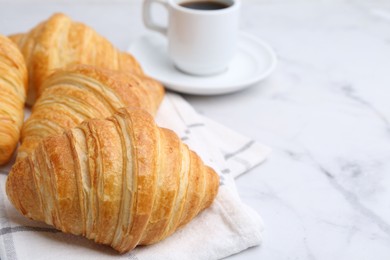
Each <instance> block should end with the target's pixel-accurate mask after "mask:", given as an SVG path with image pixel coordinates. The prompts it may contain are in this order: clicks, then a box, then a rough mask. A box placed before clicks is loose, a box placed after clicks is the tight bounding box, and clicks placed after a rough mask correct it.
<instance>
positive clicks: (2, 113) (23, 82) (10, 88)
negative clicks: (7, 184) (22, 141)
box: [0, 35, 27, 165]
mask: <svg viewBox="0 0 390 260" xmlns="http://www.w3.org/2000/svg"><path fill="white" fill-rule="evenodd" d="M26 91H27V69H26V64H25V62H24V58H23V56H22V54H21V53H20V51H19V50H18V48H17V46H16V45H15V44H14V43H13V42H12V41H11V40H10V39H8V38H7V37H5V36H2V35H0V165H2V164H5V163H7V162H8V161H9V159H10V157H11V156H12V153H13V151H14V150H15V148H16V145H17V144H18V142H19V136H20V129H21V127H22V124H23V115H24V112H23V108H24V102H25V100H26Z"/></svg>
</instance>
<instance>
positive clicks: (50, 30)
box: [10, 13, 142, 105]
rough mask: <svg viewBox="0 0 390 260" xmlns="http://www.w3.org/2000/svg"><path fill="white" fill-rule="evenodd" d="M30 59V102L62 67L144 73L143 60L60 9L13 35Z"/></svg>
mask: <svg viewBox="0 0 390 260" xmlns="http://www.w3.org/2000/svg"><path fill="white" fill-rule="evenodd" d="M10 38H11V39H12V40H13V41H14V42H15V43H17V45H18V46H19V48H20V50H21V52H22V53H23V56H24V57H25V59H26V63H27V64H28V70H29V78H30V80H29V84H30V87H29V93H28V104H30V105H32V104H33V103H34V102H35V99H36V97H39V96H40V95H41V93H42V91H43V85H42V84H43V82H44V80H45V79H46V78H47V77H48V76H49V75H50V74H51V73H52V72H53V71H54V70H55V69H58V68H66V67H67V66H69V65H73V64H90V65H95V66H98V67H102V68H106V69H111V70H123V71H127V72H133V73H139V74H142V69H141V67H140V65H139V63H138V62H137V61H136V60H135V59H134V57H133V56H131V55H130V54H128V53H124V52H121V51H119V50H118V49H116V48H115V47H114V46H113V45H112V44H111V43H110V42H109V41H108V40H107V39H106V38H104V37H103V36H101V35H99V34H98V33H97V32H96V31H95V30H93V29H92V28H90V27H88V26H87V25H85V24H82V23H78V22H74V21H72V20H71V19H70V18H69V17H68V16H66V15H64V14H61V13H57V14H54V15H52V16H51V17H50V18H49V19H48V20H46V21H43V22H41V23H40V24H38V25H37V26H36V27H35V28H33V29H32V30H31V31H29V32H27V33H20V34H15V35H11V36H10Z"/></svg>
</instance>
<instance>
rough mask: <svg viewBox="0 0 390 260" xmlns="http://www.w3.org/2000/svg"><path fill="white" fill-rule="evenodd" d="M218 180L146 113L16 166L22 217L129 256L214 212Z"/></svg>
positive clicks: (83, 132) (71, 136)
mask: <svg viewBox="0 0 390 260" xmlns="http://www.w3.org/2000/svg"><path fill="white" fill-rule="evenodd" d="M218 186H219V178H218V175H217V174H216V173H215V172H214V170H212V169H211V168H210V167H208V166H205V165H204V164H203V162H202V161H201V159H200V158H199V157H198V155H196V153H194V152H192V151H190V150H189V149H188V147H187V146H186V145H185V144H183V143H182V142H181V140H180V139H179V138H178V137H177V135H176V134H174V133H173V132H172V131H170V130H168V129H165V128H159V127H157V126H156V124H155V123H154V121H153V118H152V116H150V114H148V113H147V112H145V111H142V110H130V109H120V110H119V111H118V112H117V113H116V114H115V115H114V116H112V117H110V118H107V119H105V120H104V119H91V120H88V121H85V122H83V123H82V124H81V125H79V126H78V127H76V128H72V129H70V130H67V131H65V132H64V133H63V134H62V135H56V136H51V137H48V138H46V139H44V140H43V141H42V142H40V144H39V146H38V147H37V148H36V149H35V150H34V151H33V152H32V153H31V154H30V155H29V156H28V157H25V158H23V159H21V160H19V161H17V163H16V164H15V165H14V166H13V168H12V170H11V172H10V174H9V176H8V179H7V183H6V191H7V195H8V197H9V199H10V201H11V202H12V203H13V205H14V206H15V207H16V209H17V210H18V211H19V212H21V213H22V214H23V215H25V216H26V217H28V218H31V219H34V220H38V221H44V222H46V223H47V224H50V225H54V226H55V227H56V228H57V229H60V230H61V231H63V232H66V233H72V234H75V235H83V236H85V237H87V238H88V239H92V240H94V241H95V242H97V243H101V244H106V245H110V246H111V247H113V248H114V249H116V250H117V251H119V252H121V253H123V252H127V251H130V250H132V249H133V248H134V247H136V246H137V245H149V244H153V243H156V242H158V241H160V240H162V239H164V238H165V237H167V236H169V235H171V234H172V233H173V232H174V231H175V230H177V229H178V228H179V227H181V226H183V225H185V224H186V223H188V222H189V221H190V220H191V219H193V218H194V217H195V216H196V215H197V214H198V213H199V212H200V211H202V210H203V209H205V208H207V207H208V206H209V205H210V204H211V203H212V201H213V199H214V198H215V196H216V194H217V192H218Z"/></svg>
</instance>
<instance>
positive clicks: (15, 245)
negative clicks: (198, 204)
mask: <svg viewBox="0 0 390 260" xmlns="http://www.w3.org/2000/svg"><path fill="white" fill-rule="evenodd" d="M156 121H157V123H158V124H159V125H160V126H163V127H167V128H170V129H172V130H174V131H175V132H176V133H177V134H178V135H179V136H180V137H181V139H182V140H183V141H184V142H186V143H187V144H188V145H189V147H190V148H191V149H192V150H194V151H196V152H197V153H198V154H199V155H200V156H201V157H202V159H203V160H204V161H205V163H206V164H209V165H211V166H212V167H214V169H216V171H218V173H219V174H220V177H221V186H220V189H219V193H218V196H217V198H216V200H215V201H214V203H213V204H212V206H211V207H210V208H208V209H206V210H205V211H203V212H202V213H201V214H200V215H198V216H197V217H196V218H195V219H194V220H192V221H191V222H190V223H189V224H188V225H186V226H185V227H183V228H181V229H180V230H178V231H177V232H176V233H174V234H173V235H172V236H170V237H168V238H167V239H165V240H163V241H161V242H159V243H157V244H155V245H151V246H145V247H137V248H136V249H134V250H133V251H131V252H130V253H127V254H124V255H119V254H117V253H116V252H115V251H114V250H113V249H111V248H110V247H108V246H102V245H97V244H95V243H94V242H92V241H90V240H88V239H85V238H82V237H78V236H74V235H70V234H64V233H62V232H59V231H57V230H55V229H53V228H52V227H50V226H47V225H45V224H43V223H38V222H35V221H31V220H29V219H26V218H24V217H23V216H22V215H20V214H19V213H18V212H17V211H16V210H15V209H14V208H13V206H12V205H11V204H10V202H9V201H8V198H7V196H6V194H5V180H6V174H7V173H8V171H9V168H10V165H8V166H5V167H3V168H0V173H1V174H0V259H2V260H14V259H134V260H137V259H138V260H149V259H180V260H183V259H220V258H223V257H226V256H229V255H232V254H235V253H238V252H240V251H242V250H245V249H246V248H248V247H252V246H255V245H259V244H260V243H261V239H262V229H263V225H262V221H261V219H260V217H259V215H258V214H257V213H256V212H254V211H253V210H252V209H250V208H249V207H247V206H246V205H244V204H243V203H242V202H241V201H240V198H239V196H238V194H237V191H236V187H235V183H234V180H233V177H236V176H238V175H240V174H242V173H244V172H246V171H247V170H249V169H251V168H253V167H254V166H256V165H258V164H260V163H261V162H262V161H264V159H265V158H266V156H267V154H268V153H269V149H268V148H267V147H265V146H263V145H260V144H258V143H256V142H254V141H253V140H250V139H248V138H246V137H243V136H241V135H239V134H237V133H235V132H233V131H231V130H229V129H227V128H226V127H224V126H221V125H219V124H217V123H215V122H213V121H212V120H210V119H207V118H205V117H202V116H200V115H199V114H197V113H196V112H195V111H194V109H193V108H192V107H191V106H190V105H189V104H188V103H187V102H186V101H185V100H184V99H183V98H181V97H180V96H179V95H176V94H173V93H167V95H166V97H165V99H164V101H163V103H162V105H161V107H160V109H159V112H158V115H157V117H156Z"/></svg>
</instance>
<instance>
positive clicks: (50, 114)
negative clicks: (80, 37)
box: [18, 65, 164, 158]
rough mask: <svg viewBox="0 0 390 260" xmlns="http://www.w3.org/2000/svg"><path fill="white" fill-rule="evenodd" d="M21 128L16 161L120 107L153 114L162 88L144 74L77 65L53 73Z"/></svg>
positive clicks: (160, 96)
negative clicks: (51, 139)
mask: <svg viewBox="0 0 390 260" xmlns="http://www.w3.org/2000/svg"><path fill="white" fill-rule="evenodd" d="M43 86H44V88H45V90H44V91H43V93H42V95H41V97H40V98H39V99H38V100H37V102H36V103H35V105H34V107H33V110H32V113H31V116H30V117H29V118H28V120H27V121H26V122H25V123H24V125H23V128H22V136H21V146H20V148H19V150H18V158H21V157H24V156H26V155H27V154H28V153H29V152H31V151H32V150H33V149H34V148H35V146H36V145H37V144H38V143H39V141H40V140H41V139H42V138H44V137H47V136H49V135H53V134H58V133H62V132H63V131H64V130H65V129H68V128H71V127H75V126H77V125H78V124H80V123H81V122H82V121H84V120H86V119H90V118H106V117H108V116H110V115H112V114H114V113H115V111H116V110H118V109H119V108H121V107H128V106H131V107H136V108H142V109H145V110H146V111H148V112H149V113H151V114H155V113H156V111H157V109H158V106H159V104H160V102H161V100H162V98H163V96H164V88H163V87H162V85H161V84H160V83H158V82H157V81H155V80H153V79H151V78H148V77H146V76H144V75H137V74H132V73H124V72H118V71H110V70H105V69H101V68H96V67H94V66H90V65H77V66H75V67H73V68H69V69H66V70H60V71H57V72H55V73H54V74H52V75H51V76H50V77H49V78H48V79H47V80H46V81H45V82H44V85H43Z"/></svg>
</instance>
